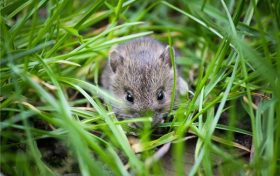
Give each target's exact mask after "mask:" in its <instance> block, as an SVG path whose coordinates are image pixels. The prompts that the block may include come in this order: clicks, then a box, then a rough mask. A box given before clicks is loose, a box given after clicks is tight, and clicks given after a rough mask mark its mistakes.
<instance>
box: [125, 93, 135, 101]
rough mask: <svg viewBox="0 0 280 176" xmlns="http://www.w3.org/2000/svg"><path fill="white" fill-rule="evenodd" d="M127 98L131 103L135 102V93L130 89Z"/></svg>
mask: <svg viewBox="0 0 280 176" xmlns="http://www.w3.org/2000/svg"><path fill="white" fill-rule="evenodd" d="M125 98H126V100H127V101H129V102H130V103H133V102H134V98H133V95H132V93H131V92H130V91H127V92H126V97H125Z"/></svg>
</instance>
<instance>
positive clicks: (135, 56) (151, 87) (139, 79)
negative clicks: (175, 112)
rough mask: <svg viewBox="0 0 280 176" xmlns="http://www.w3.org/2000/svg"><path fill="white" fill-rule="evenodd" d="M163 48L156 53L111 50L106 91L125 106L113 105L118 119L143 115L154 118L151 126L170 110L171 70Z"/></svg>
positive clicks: (166, 51)
mask: <svg viewBox="0 0 280 176" xmlns="http://www.w3.org/2000/svg"><path fill="white" fill-rule="evenodd" d="M170 51H171V52H173V54H175V53H174V50H173V48H170V47H169V46H167V47H166V48H164V47H163V48H162V49H161V50H160V51H157V52H156V51H152V52H149V51H145V50H143V51H139V52H136V53H135V52H128V51H123V50H122V51H119V50H118V49H114V50H112V51H111V52H110V61H109V65H110V68H111V71H112V73H113V74H112V77H111V80H112V81H111V85H110V90H111V92H112V93H113V94H114V96H116V97H117V98H119V99H120V100H122V101H123V102H124V103H125V106H124V107H118V106H117V105H114V106H113V108H114V111H115V113H116V114H117V115H118V116H122V117H141V116H144V114H145V113H147V112H152V113H153V114H154V120H153V121H154V123H157V122H159V121H161V119H160V118H161V116H162V114H164V113H166V112H168V110H169V109H170V103H171V97H172V87H173V79H174V78H173V70H172V64H171V56H170Z"/></svg>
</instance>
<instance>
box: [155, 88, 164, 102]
mask: <svg viewBox="0 0 280 176" xmlns="http://www.w3.org/2000/svg"><path fill="white" fill-rule="evenodd" d="M163 99H164V93H163V90H160V91H159V92H158V93H157V100H158V101H161V100H163Z"/></svg>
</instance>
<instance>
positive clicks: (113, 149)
mask: <svg viewBox="0 0 280 176" xmlns="http://www.w3.org/2000/svg"><path fill="white" fill-rule="evenodd" d="M0 9H1V17H0V23H1V45H0V47H1V52H0V54H1V61H0V65H1V68H0V77H1V79H0V81H1V83H0V86H1V95H0V101H1V102H0V103H1V104H0V107H1V111H0V115H1V126H0V128H1V157H0V163H1V166H0V171H1V173H2V174H4V175H60V174H63V171H61V170H59V169H58V168H59V166H61V165H63V163H62V162H64V161H65V160H73V161H74V162H75V163H76V166H75V167H76V168H77V169H76V170H78V172H80V173H81V174H82V175H164V173H165V171H164V167H163V166H162V165H161V162H160V161H157V160H156V161H154V162H148V160H149V159H150V157H151V156H154V155H155V153H156V151H157V148H158V146H161V145H162V144H170V143H171V144H172V155H173V157H174V158H175V160H174V162H173V163H172V165H173V166H174V168H175V171H176V173H177V175H183V173H184V161H185V160H188V158H185V157H183V156H184V155H183V153H184V150H185V149H186V147H188V140H186V139H185V136H186V135H187V134H186V133H187V132H189V133H190V134H192V135H194V136H196V137H197V140H196V141H195V142H196V143H195V152H194V163H193V166H192V168H191V170H190V171H189V173H188V174H190V175H213V174H218V175H225V174H228V175H233V174H238V175H277V174H280V171H279V170H280V166H279V165H280V163H279V162H280V161H279V151H280V144H279V139H280V104H279V99H280V91H279V90H280V82H279V80H280V31H279V28H280V1H278V0H262V1H257V0H236V1H235V0H220V1H215V0H184V1H179V0H177V1H176V0H171V1H149V0H143V1H136V0H128V1H123V0H119V1H113V0H108V1H102V0H96V1H78V0H73V1H68V0H59V1H58V0H49V1H47V0H40V1H36V0H12V1H8V0H2V1H0ZM147 35H149V36H151V37H153V38H155V39H158V40H160V41H162V42H164V43H169V42H170V41H171V42H172V45H173V46H174V47H176V48H177V49H178V50H179V51H180V52H181V57H182V59H181V60H180V61H178V63H177V64H178V65H181V67H182V68H183V76H184V78H185V79H186V80H187V81H188V82H189V85H190V86H191V87H192V89H193V92H194V95H193V98H192V99H189V98H188V97H182V98H181V104H180V108H178V109H177V110H176V111H173V112H171V113H170V114H172V115H173V116H174V118H173V120H172V122H168V123H164V124H162V125H161V126H159V127H157V128H160V129H166V128H168V132H167V133H165V134H162V135H161V136H157V137H156V138H155V137H152V134H151V132H152V129H149V128H147V129H145V130H144V132H143V133H142V135H141V136H140V138H141V141H142V143H141V147H140V149H139V150H140V151H141V152H140V154H135V151H134V150H133V149H132V148H131V146H130V144H129V142H130V141H129V140H128V139H127V136H126V135H125V134H126V128H125V126H126V124H127V123H128V121H123V122H118V120H117V119H116V117H115V116H114V115H113V113H112V111H111V110H110V106H109V105H108V103H106V102H108V101H112V99H113V98H112V97H110V95H108V94H107V93H106V92H104V91H102V90H101V89H100V88H99V86H98V82H99V76H100V72H101V69H102V67H103V65H104V64H105V63H106V59H107V56H108V51H109V49H110V48H111V47H112V46H113V45H115V44H118V43H122V42H124V41H127V40H131V39H134V38H137V37H142V36H147ZM169 39H171V40H169ZM100 98H103V99H106V100H107V101H105V102H103V103H102V102H101V101H100ZM136 120H139V121H147V119H143V118H139V119H134V121H136ZM132 121H133V120H132ZM240 136H241V138H240ZM184 139H185V140H184ZM53 140H55V141H56V142H53ZM41 141H45V142H41ZM57 141H60V142H59V143H58V144H57V146H55V149H54V151H55V153H56V155H55V157H56V158H55V157H53V156H51V159H49V160H51V161H52V162H53V163H52V164H50V163H48V162H47V161H46V156H48V150H49V149H50V147H48V146H49V145H51V144H55V145H56V143H57ZM64 149H65V150H66V153H68V154H67V156H66V157H65V155H62V154H61V153H64V152H65V151H64ZM244 152H245V154H244ZM69 153H70V154H69ZM242 153H243V154H242ZM60 154H61V156H60ZM213 156H218V157H219V160H220V161H222V162H218V163H217V160H215V159H213V158H214V157H213ZM69 158H71V159H69ZM123 158H127V159H126V162H122V161H123ZM60 159H62V161H60ZM56 160H57V161H56ZM69 162H70V163H71V161H69ZM69 167H70V166H69ZM71 167H72V166H71Z"/></svg>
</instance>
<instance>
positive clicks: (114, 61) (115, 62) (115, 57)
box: [109, 49, 124, 73]
mask: <svg viewBox="0 0 280 176" xmlns="http://www.w3.org/2000/svg"><path fill="white" fill-rule="evenodd" d="M123 61H124V58H123V56H122V55H121V54H120V53H119V52H118V51H117V50H116V49H114V50H112V51H111V52H110V56H109V63H110V67H111V69H112V71H113V72H114V73H115V72H116V71H117V67H118V66H119V65H123Z"/></svg>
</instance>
